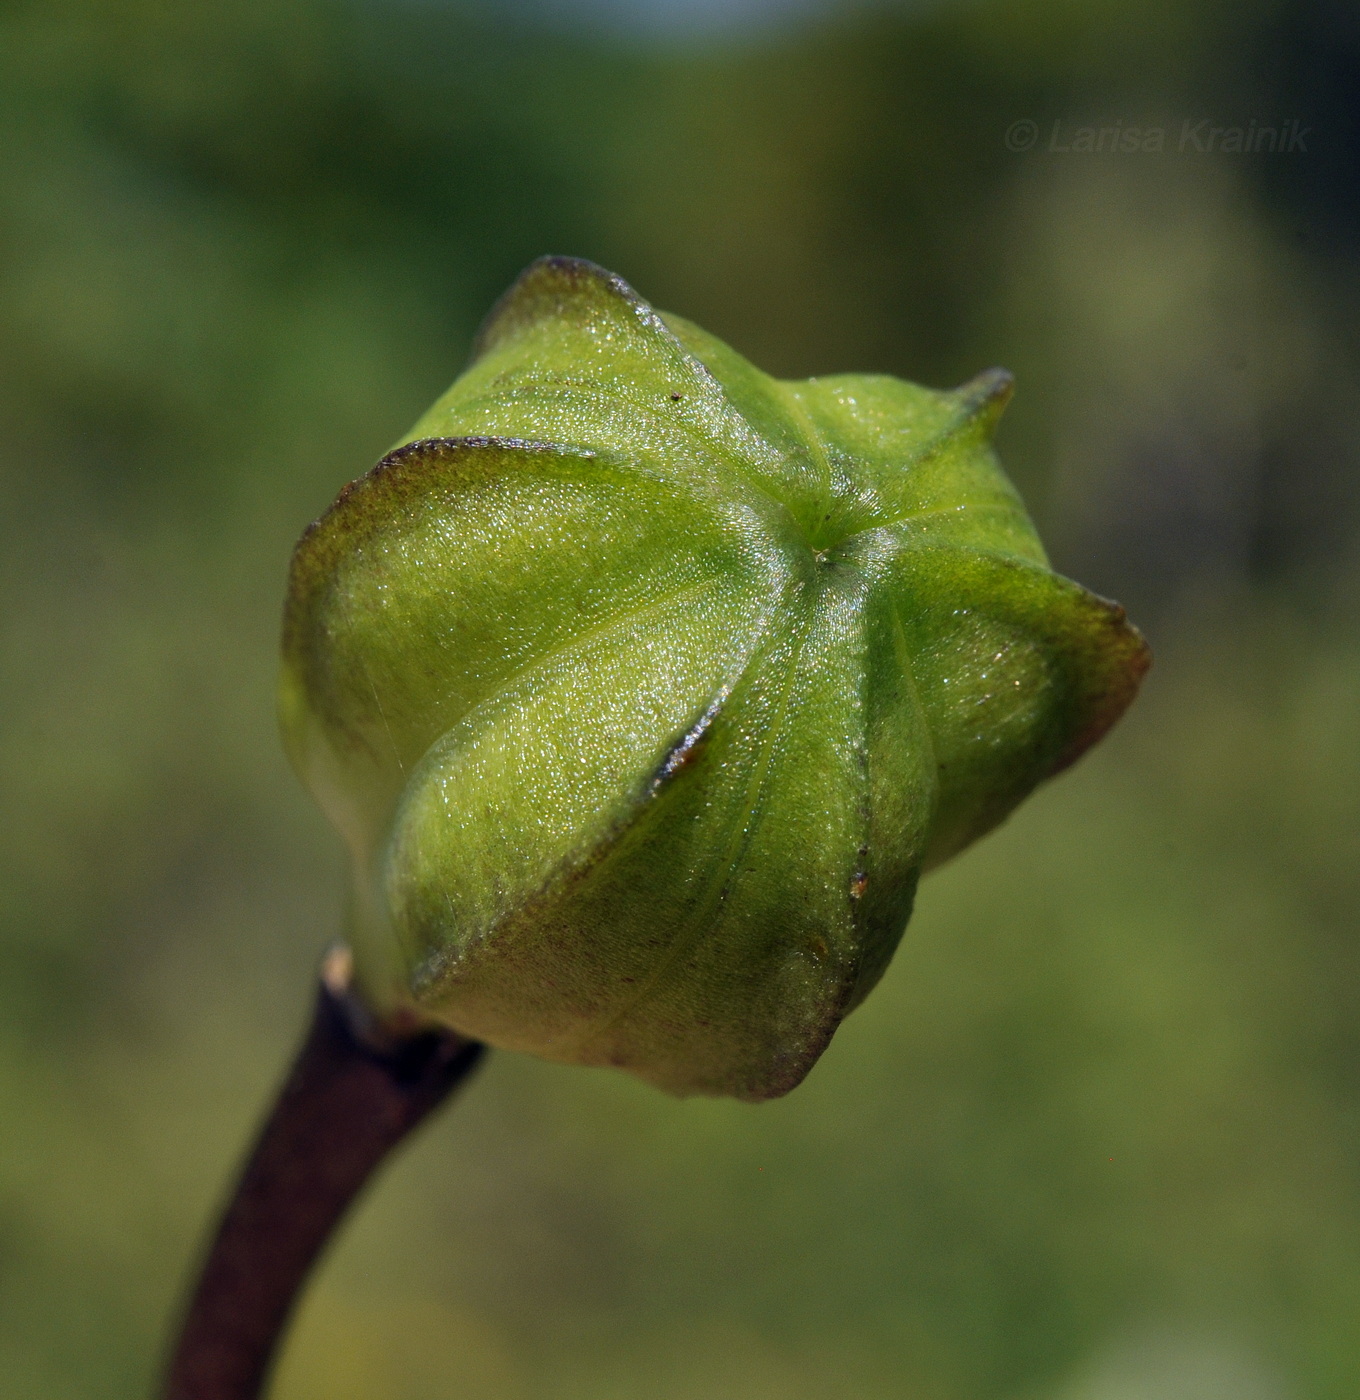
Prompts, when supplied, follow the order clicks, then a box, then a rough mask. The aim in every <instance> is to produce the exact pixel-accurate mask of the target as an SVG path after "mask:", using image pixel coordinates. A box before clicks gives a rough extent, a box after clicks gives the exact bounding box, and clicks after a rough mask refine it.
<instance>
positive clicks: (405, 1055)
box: [162, 949, 484, 1400]
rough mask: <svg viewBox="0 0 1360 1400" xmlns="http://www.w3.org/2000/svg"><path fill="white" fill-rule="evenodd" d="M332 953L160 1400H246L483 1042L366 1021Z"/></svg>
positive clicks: (344, 955) (342, 958)
mask: <svg viewBox="0 0 1360 1400" xmlns="http://www.w3.org/2000/svg"><path fill="white" fill-rule="evenodd" d="M351 968H352V963H351V959H350V956H349V954H348V952H347V951H346V950H345V949H336V950H334V951H333V952H332V953H330V954H329V955H328V956H327V958H326V961H325V963H324V964H323V967H322V971H321V986H320V990H319V994H318V996H317V1000H316V1013H315V1015H314V1017H313V1020H312V1025H311V1029H310V1031H309V1032H308V1035H307V1038H306V1040H305V1041H304V1042H303V1044H302V1048H301V1050H300V1051H299V1052H298V1056H297V1059H296V1061H295V1062H294V1064H293V1069H292V1073H291V1074H290V1075H289V1076H288V1081H287V1083H285V1084H284V1086H283V1089H282V1090H281V1091H280V1093H279V1097H278V1100H277V1102H276V1103H275V1105H274V1108H273V1111H272V1112H271V1113H270V1115H269V1118H268V1120H267V1121H266V1122H265V1125H264V1128H263V1129H262V1130H261V1132H260V1136H259V1139H258V1141H257V1142H256V1144H255V1147H254V1150H253V1151H252V1152H251V1154H250V1157H249V1159H248V1160H247V1162H246V1166H245V1170H244V1171H243V1172H242V1174H241V1179H240V1182H239V1183H238V1184H237V1187H236V1191H235V1193H234V1194H233V1196H232V1198H231V1202H230V1204H229V1205H228V1206H227V1210H226V1214H225V1215H224V1216H223V1217H222V1222H221V1224H220V1225H219V1226H218V1229H217V1235H216V1237H215V1238H214V1240H213V1242H212V1246H211V1248H210V1249H209V1251H208V1255H207V1260H206V1262H205V1263H204V1265H203V1271H202V1273H201V1275H200V1276H199V1279H198V1285H197V1287H196V1288H195V1290H194V1293H193V1296H192V1297H191V1299H190V1301H189V1305H188V1310H187V1312H186V1314H185V1319H184V1325H183V1328H182V1330H181V1332H180V1335H179V1340H178V1342H177V1344H176V1347H175V1351H174V1355H173V1357H172V1358H171V1362H170V1367H169V1371H168V1373H167V1376H166V1381H165V1388H164V1390H163V1391H162V1395H163V1397H164V1400H257V1397H258V1396H259V1395H260V1394H261V1392H262V1390H263V1387H264V1384H265V1381H266V1379H267V1377H268V1374H269V1367H270V1363H271V1362H272V1360H273V1359H274V1354H275V1351H276V1349H277V1346H278V1341H279V1338H280V1336H281V1335H282V1333H283V1329H284V1327H285V1325H286V1324H287V1322H288V1319H289V1316H290V1315H291V1313H292V1310H293V1306H294V1304H295V1303H296V1301H297V1297H298V1294H299V1292H300V1291H301V1288H302V1285H303V1283H304V1282H305V1280H306V1278H307V1275H308V1273H309V1272H310V1270H311V1267H312V1265H313V1263H314V1262H315V1261H316V1258H317V1256H318V1255H319V1254H320V1253H321V1250H322V1249H323V1248H324V1247H325V1244H326V1241H327V1240H328V1239H329V1238H330V1236H331V1233H332V1231H334V1229H335V1227H336V1225H337V1224H338V1223H339V1221H340V1219H341V1217H342V1216H343V1215H344V1213H345V1210H346V1208H347V1207H348V1206H349V1204H350V1202H351V1201H352V1200H353V1199H354V1197H355V1196H356V1195H357V1194H358V1193H359V1191H360V1190H361V1189H362V1187H363V1185H364V1183H365V1182H366V1181H367V1180H368V1179H369V1177H370V1176H371V1175H372V1174H373V1172H374V1170H375V1169H376V1168H377V1167H378V1165H379V1164H380V1163H381V1162H382V1161H383V1159H384V1158H385V1157H386V1156H387V1154H388V1153H389V1152H391V1150H392V1149H393V1148H394V1147H395V1146H396V1145H397V1144H398V1143H399V1142H400V1141H401V1140H402V1139H403V1138H404V1137H405V1136H406V1135H407V1133H409V1132H410V1131H411V1129H412V1128H414V1127H415V1126H416V1125H417V1124H418V1123H420V1122H421V1121H422V1120H423V1119H424V1118H425V1117H426V1116H427V1115H428V1114H429V1113H430V1112H432V1111H433V1110H434V1109H435V1108H437V1107H438V1106H439V1105H440V1104H441V1103H443V1101H444V1100H445V1099H446V1098H447V1097H448V1096H449V1094H450V1093H451V1092H452V1091H453V1090H454V1089H455V1088H457V1087H458V1085H459V1084H461V1083H462V1082H463V1080H465V1079H466V1078H467V1077H468V1075H469V1074H470V1073H471V1071H472V1069H473V1068H474V1066H475V1065H476V1064H477V1061H478V1060H479V1059H480V1057H481V1054H482V1050H483V1048H484V1047H483V1046H482V1045H480V1044H479V1043H478V1042H477V1041H475V1040H467V1039H465V1038H464V1037H462V1036H460V1035H456V1034H454V1033H453V1032H452V1031H447V1030H440V1029H431V1028H430V1027H429V1026H428V1025H424V1024H421V1025H416V1024H405V1023H401V1022H399V1021H396V1020H388V1021H380V1020H376V1019H375V1018H374V1017H373V1016H372V1015H371V1014H370V1013H369V1012H368V1011H367V1009H366V1008H365V1007H364V1005H363V1003H362V1002H361V1001H360V1000H359V998H358V997H357V996H356V995H355V993H354V991H353V989H352V987H351V985H350V974H351Z"/></svg>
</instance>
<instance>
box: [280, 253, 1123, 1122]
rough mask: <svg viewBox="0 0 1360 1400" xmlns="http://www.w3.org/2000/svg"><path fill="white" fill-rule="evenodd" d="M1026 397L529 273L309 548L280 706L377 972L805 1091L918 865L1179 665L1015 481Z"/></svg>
mask: <svg viewBox="0 0 1360 1400" xmlns="http://www.w3.org/2000/svg"><path fill="white" fill-rule="evenodd" d="M1010 387H1011V381H1010V376H1009V375H1007V374H1005V373H1004V372H1002V371H999V370H992V371H989V372H987V373H986V374H982V375H980V376H979V377H978V378H977V379H974V380H972V381H971V382H970V383H968V384H965V385H964V386H963V387H962V388H961V389H957V390H954V391H952V392H947V393H940V392H935V391H933V390H929V389H923V388H919V387H917V386H916V385H913V384H907V383H904V382H903V381H901V380H898V379H893V378H890V377H888V376H885V375H841V376H834V377H830V378H824V379H811V380H805V381H802V382H798V383H793V382H784V381H779V380H774V379H770V378H768V377H767V376H766V375H764V374H762V373H760V371H758V370H757V369H755V368H754V367H753V366H752V365H750V364H748V363H747V362H746V361H745V360H744V359H742V358H741V356H739V355H738V354H736V353H735V352H734V351H732V350H730V349H729V348H728V347H727V346H726V345H723V344H722V343H721V342H720V341H717V340H715V339H714V338H713V337H712V336H709V335H707V334H705V332H703V331H701V330H699V329H698V327H696V326H693V325H690V324H689V323H688V322H686V321H682V320H680V319H679V318H677V317H673V316H663V315H661V314H660V313H658V312H656V311H654V310H653V309H652V308H651V307H650V306H648V305H647V304H646V303H645V302H644V301H642V300H641V299H640V298H639V297H638V296H637V295H636V294H635V293H634V292H633V291H632V289H631V288H630V287H628V286H627V285H626V284H625V283H624V282H623V281H621V280H620V279H619V278H617V277H613V276H611V275H610V274H609V273H607V272H605V271H603V270H602V269H601V268H598V267H596V266H594V265H593V264H590V263H585V262H578V261H573V260H569V259H562V258H550V259H544V260H542V261H540V262H537V263H535V264H534V265H533V266H532V267H530V268H529V269H528V271H526V272H525V273H524V275H523V276H522V277H521V278H520V280H519V281H518V282H517V283H516V284H515V286H514V287H513V288H511V290H510V291H509V293H507V295H506V296H505V298H504V299H503V300H502V301H501V303H500V304H499V305H498V306H497V307H496V309H495V310H494V311H493V312H492V314H491V316H490V318H489V320H488V322H487V324H486V327H485V329H484V330H483V332H482V335H481V338H480V340H479V342H478V345H477V349H476V353H475V356H474V358H473V361H472V364H471V366H470V367H469V369H468V370H467V372H466V373H465V374H464V375H463V377H462V378H461V379H459V380H458V382H457V383H456V384H454V386H453V388H452V389H450V390H449V392H448V393H447V394H446V395H445V396H444V397H443V398H442V399H440V400H439V402H438V403H436V404H435V406H434V407H433V408H432V409H431V410H430V411H429V413H427V414H426V415H425V417H424V418H422V419H421V420H420V422H419V423H417V424H416V426H415V428H414V429H413V430H412V432H411V434H410V435H409V439H408V440H407V441H406V442H405V443H403V445H401V446H399V447H397V448H396V450H395V451H393V452H391V453H390V454H389V455H388V456H387V457H385V458H384V459H383V460H382V461H381V462H380V463H379V464H378V465H377V466H376V467H375V468H374V469H373V470H372V471H371V472H370V473H369V474H368V475H367V476H365V477H362V478H361V479H360V480H358V481H356V482H354V483H353V484H351V485H350V486H348V487H346V488H345V490H344V491H342V492H341V494H340V497H339V499H338V500H337V501H336V503H335V505H334V506H332V507H331V509H330V510H329V511H328V512H327V514H326V515H325V516H323V517H322V519H321V520H319V521H318V522H317V523H316V524H315V525H313V526H312V527H311V529H309V530H308V531H307V533H306V534H305V535H304V536H303V538H302V541H301V542H300V544H299V545H298V548H297V553H296V555H295V558H294V561H293V570H292V579H291V585H290V592H289V599H288V607H287V616H286V624H285V633H284V667H283V680H282V701H281V705H282V715H283V727H284V733H285V736H286V740H287V743H288V747H289V751H290V754H291V756H292V758H293V761H294V763H295V764H296V766H297V769H298V771H299V772H300V773H301V775H302V776H303V778H304V780H305V781H306V783H307V784H308V786H309V787H310V788H311V789H312V791H313V792H314V793H315V794H316V796H317V798H318V799H319V801H320V802H321V805H322V806H323V807H324V808H325V810H326V812H327V814H328V815H329V816H330V818H331V820H332V821H333V822H334V823H335V825H336V826H337V827H338V828H339V829H340V831H341V832H342V833H343V834H344V837H345V839H346V841H347V843H348V845H349V847H350V850H351V853H352V856H353V861H354V870H355V891H354V905H353V930H352V936H353V939H354V942H355V945H356V952H357V955H358V959H359V970H360V976H361V979H362V980H363V981H364V982H365V984H366V985H367V987H368V989H369V992H370V994H371V995H373V996H375V997H376V998H378V999H379V1000H380V1001H382V1000H386V1001H391V1000H393V999H397V1000H404V1001H406V1002H414V1003H416V1004H418V1005H419V1006H420V1007H422V1008H424V1010H425V1011H426V1012H427V1013H429V1014H431V1015H433V1016H435V1017H437V1018H439V1019H441V1020H444V1021H446V1022H447V1023H448V1024H450V1025H452V1026H453V1027H455V1028H456V1029H458V1030H460V1031H462V1032H465V1033H466V1034H469V1035H472V1036H476V1037H478V1038H480V1039H483V1040H485V1041H487V1042H489V1043H490V1044H492V1045H498V1046H504V1047H509V1048H512V1049H518V1050H526V1051H529V1052H531V1053H533V1054H537V1055H542V1056H545V1057H547V1058H549V1059H554V1060H564V1061H570V1062H573V1063H577V1064H590V1065H619V1066H622V1067H624V1068H626V1069H629V1070H632V1071H634V1072H635V1073H637V1074H639V1075H641V1076H642V1077H643V1078H645V1079H647V1080H649V1081H651V1082H652V1083H654V1084H657V1085H660V1086H661V1087H663V1088H665V1089H669V1090H671V1091H673V1092H676V1093H682V1094H685V1093H705V1094H732V1095H736V1096H737V1097H739V1098H743V1099H764V1098H770V1097H773V1096H775V1095H778V1094H783V1093H785V1092H787V1091H788V1090H789V1089H791V1088H793V1087H794V1085H796V1084H797V1083H798V1082H799V1081H800V1080H801V1079H802V1078H803V1076H804V1075H805V1074H806V1073H807V1072H808V1070H809V1069H810V1068H811V1066H812V1065H813V1063H814V1062H815V1061H816V1059H817V1057H818V1055H820V1054H821V1052H822V1051H823V1050H824V1049H825V1048H826V1045H827V1042H828V1041H829V1040H830V1038H831V1036H832V1034H833V1032H834V1031H835V1029H836V1027H837V1025H838V1024H839V1023H840V1021H841V1019H842V1017H844V1016H845V1015H846V1013H847V1012H849V1011H850V1010H851V1009H852V1008H853V1007H854V1006H855V1005H856V1004H857V1003H858V1002H859V1001H860V1000H861V999H862V998H863V997H864V996H865V995H866V994H867V993H868V991H869V990H870V988H872V987H873V985H874V983H875V982H876V981H877V980H878V978H879V977H880V976H881V974H882V972H883V970H884V968H885V967H886V966H887V963H888V961H889V959H890V958H891V956H892V953H893V950H894V948H895V947H896V945H897V942H898V940H899V938H900V937H901V934H902V930H903V928H904V926H905V925H906V922H907V919H908V917H909V915H910V913H911V907H912V899H913V895H914V893H915V890H916V882H917V878H918V876H919V875H920V873H921V872H922V871H923V870H926V869H929V868H930V867H931V866H933V865H938V864H939V863H940V862H941V861H943V860H946V859H948V857H950V856H951V855H953V854H954V853H955V852H957V851H959V850H961V849H962V848H963V847H964V846H966V845H967V844H968V843H969V842H970V841H973V840H974V839H976V838H977V837H978V836H980V835H982V834H983V833H984V832H986V831H988V830H989V829H990V828H992V827H994V826H995V825H996V824H997V823H998V822H999V821H1001V820H1002V819H1003V818H1004V817H1005V816H1006V815H1007V813H1009V812H1010V811H1011V809H1012V808H1014V807H1015V805H1016V804H1017V803H1018V802H1019V801H1020V800H1021V799H1022V798H1023V797H1024V796H1025V795H1026V794H1027V793H1028V792H1030V791H1031V789H1033V788H1034V786H1035V785H1036V784H1037V783H1039V782H1041V781H1042V780H1043V779H1044V778H1046V777H1049V776H1050V775H1051V774H1053V773H1055V772H1057V771H1058V770H1059V769H1060V768H1062V767H1064V766H1065V765H1066V764H1068V763H1070V762H1072V760H1073V759H1075V758H1076V757H1077V756H1078V755H1079V754H1080V753H1081V752H1082V751H1083V750H1085V749H1086V748H1087V747H1088V746H1089V745H1090V744H1092V743H1094V742H1095V740H1096V739H1098V738H1099V737H1100V736H1101V735H1102V734H1103V733H1104V732H1105V731H1106V730H1107V729H1108V728H1109V727H1110V725H1111V724H1113V723H1114V721H1115V720H1116V719H1117V718H1118V717H1119V715H1120V714H1121V713H1122V712H1123V710H1124V709H1125V707H1126V706H1127V705H1128V704H1129V702H1130V701H1131V700H1132V698H1133V695H1134V692H1135V690H1136V688H1137V685H1138V682H1139V680H1140V678H1141V676H1142V674H1143V672H1144V670H1145V669H1146V668H1147V664H1148V653H1147V649H1146V647H1145V646H1144V644H1143V641H1142V639H1141V638H1140V637H1139V635H1138V633H1137V632H1136V631H1135V630H1134V629H1133V628H1132V627H1131V626H1130V625H1129V624H1128V623H1127V622H1126V621H1125V618H1124V613H1123V611H1122V610H1121V609H1120V608H1118V607H1117V606H1115V605H1114V604H1112V603H1108V602H1106V601H1104V600H1102V599H1100V598H1097V597H1095V596H1094V595H1093V594H1091V593H1088V592H1087V591H1086V590H1085V589H1082V588H1080V587H1078V586H1077V585H1076V584H1074V583H1071V582H1069V581H1068V580H1066V579H1064V578H1061V577H1059V576H1058V575H1056V574H1054V573H1052V572H1051V571H1050V570H1049V568H1048V566H1047V561H1046V559H1045V556H1044V552H1043V548H1042V546H1041V545H1040V543H1039V541H1038V538H1037V537H1036V535H1035V532H1034V528H1033V526H1032V525H1031V523H1030V521H1029V518H1028V516H1027V515H1026V513H1025V510H1024V507H1023V505H1022V504H1021V502H1020V499H1019V497H1018V496H1017V495H1016V493H1015V491H1014V489H1013V488H1012V487H1011V485H1010V483H1009V482H1008V481H1007V480H1006V478H1005V476H1004V475H1003V474H1002V472H1001V469H1000V467H999V465H998V463H997V461H996V458H995V456H994V454H993V452H992V448H991V445H990V443H991V434H992V429H993V426H994V424H995V421H996V419H997V416H998V415H999V414H1000V412H1001V409H1002V407H1003V406H1004V405H1005V403H1006V400H1007V398H1008V397H1009V395H1010Z"/></svg>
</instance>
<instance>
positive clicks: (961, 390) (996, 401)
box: [954, 369, 1015, 434]
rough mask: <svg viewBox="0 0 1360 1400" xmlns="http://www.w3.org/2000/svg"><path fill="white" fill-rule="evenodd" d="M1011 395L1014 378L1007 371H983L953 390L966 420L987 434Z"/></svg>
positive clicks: (993, 426) (991, 429) (994, 425)
mask: <svg viewBox="0 0 1360 1400" xmlns="http://www.w3.org/2000/svg"><path fill="white" fill-rule="evenodd" d="M1014 392H1015V376H1014V375H1013V374H1012V373H1011V372H1010V370H1008V369H984V370H983V371H982V373H981V374H978V375H974V376H973V378H972V379H970V380H969V381H968V382H967V383H966V384H960V385H959V387H958V388H957V389H955V390H954V394H955V396H956V397H957V399H958V401H959V407H960V408H961V409H962V410H963V414H964V417H965V418H966V419H968V421H970V422H973V423H976V424H977V425H978V426H979V427H981V428H983V429H984V430H985V431H986V432H987V433H988V434H990V433H991V432H992V431H993V430H994V429H995V427H996V422H997V419H998V418H1000V417H1001V415H1002V413H1003V412H1004V411H1005V408H1006V405H1007V404H1008V403H1010V401H1011V395H1012V394H1013V393H1014Z"/></svg>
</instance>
